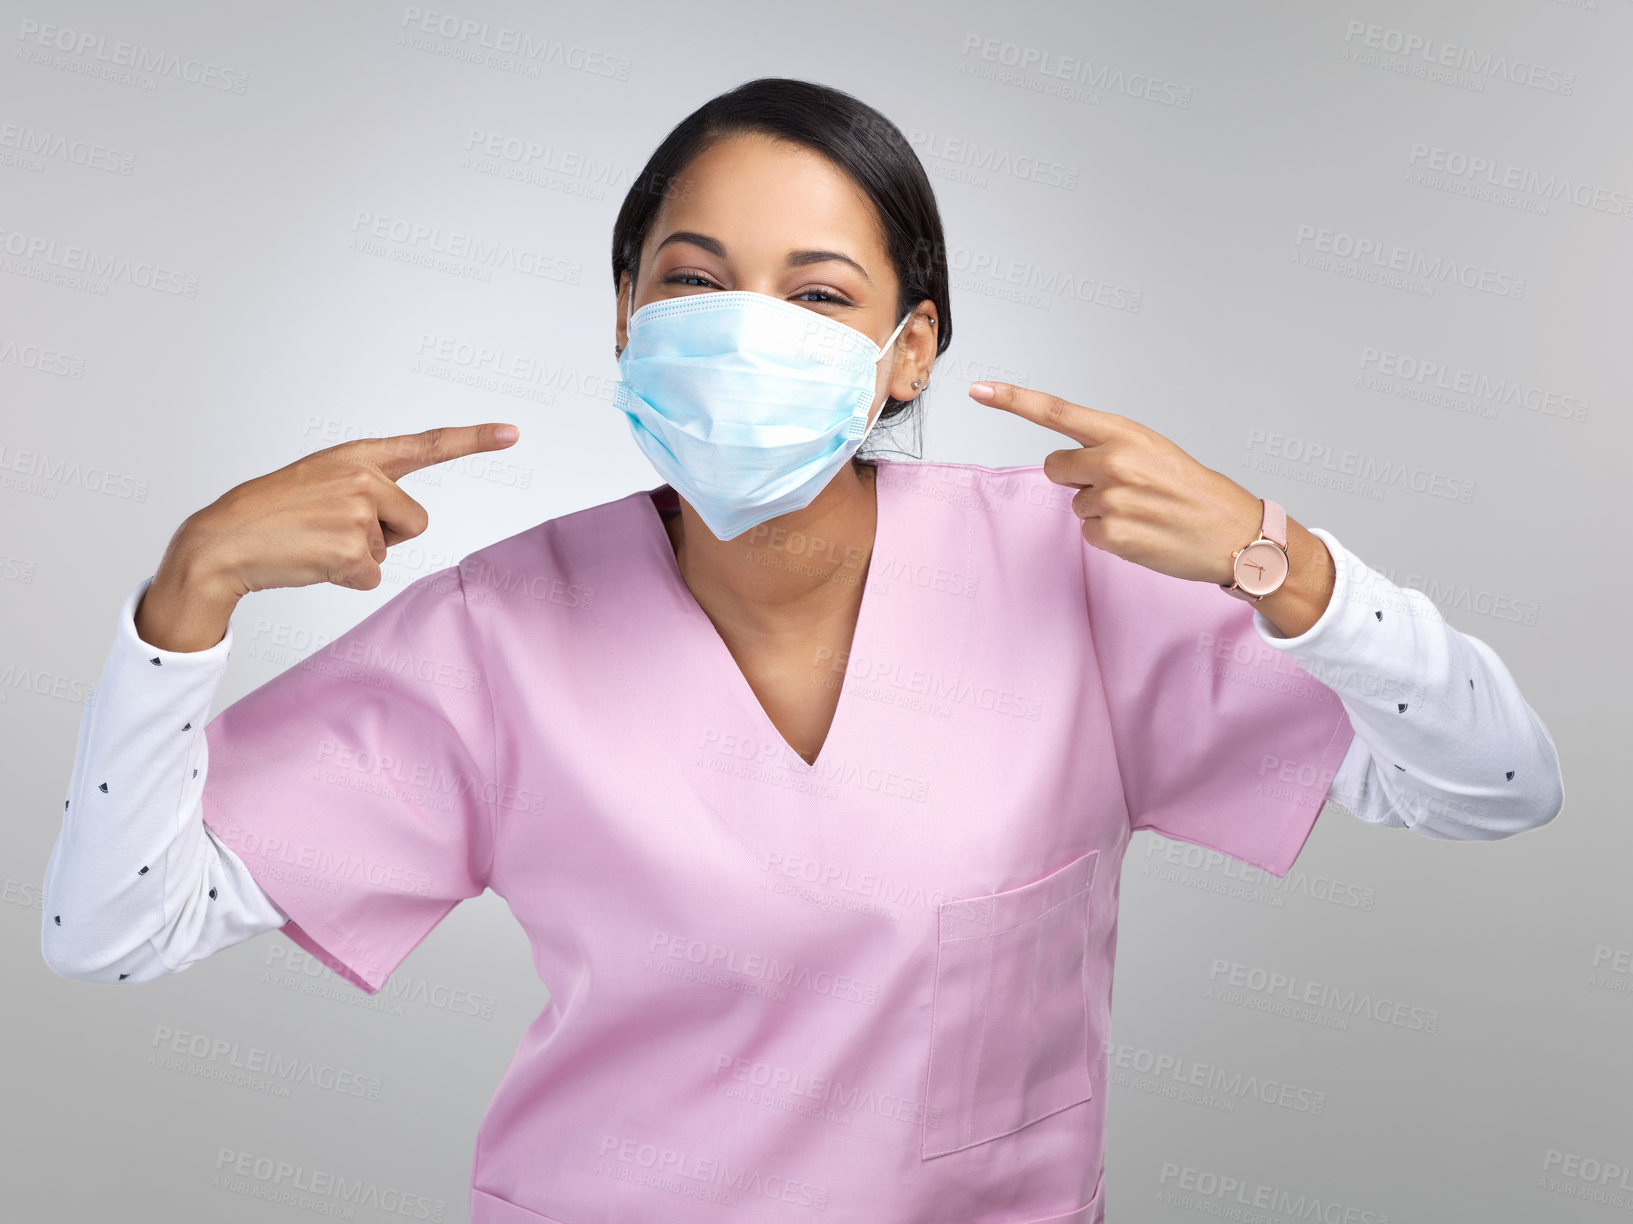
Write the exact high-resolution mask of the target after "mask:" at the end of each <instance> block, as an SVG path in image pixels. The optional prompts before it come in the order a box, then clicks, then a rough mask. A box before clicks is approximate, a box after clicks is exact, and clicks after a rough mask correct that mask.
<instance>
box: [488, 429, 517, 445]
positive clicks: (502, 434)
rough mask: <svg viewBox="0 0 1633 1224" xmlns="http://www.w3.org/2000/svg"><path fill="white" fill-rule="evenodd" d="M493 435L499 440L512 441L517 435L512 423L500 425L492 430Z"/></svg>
mask: <svg viewBox="0 0 1633 1224" xmlns="http://www.w3.org/2000/svg"><path fill="white" fill-rule="evenodd" d="M493 436H494V437H495V438H498V439H499V441H501V442H514V441H515V440H516V438H517V436H518V435H517V433H516V427H515V426H514V425H501V426H499V428H498V429H496V430H494V431H493Z"/></svg>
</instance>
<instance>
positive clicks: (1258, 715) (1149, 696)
mask: <svg viewBox="0 0 1633 1224" xmlns="http://www.w3.org/2000/svg"><path fill="white" fill-rule="evenodd" d="M1317 547H1321V545H1319V544H1318V545H1317ZM1292 561H1293V563H1294V564H1298V563H1299V561H1300V558H1298V557H1296V556H1295V557H1293V558H1292ZM1083 575H1084V587H1085V598H1086V601H1087V608H1088V623H1089V632H1090V635H1091V637H1092V638H1093V641H1094V653H1095V658H1096V661H1097V662H1098V664H1099V671H1100V675H1101V679H1102V682H1103V683H1104V685H1105V689H1106V695H1107V711H1108V715H1109V717H1110V720H1111V729H1112V739H1113V741H1114V743H1115V745H1116V753H1117V768H1118V773H1119V775H1120V777H1121V779H1122V784H1123V794H1124V796H1125V798H1126V799H1127V802H1128V810H1129V818H1130V827H1131V829H1134V830H1138V829H1153V830H1155V831H1157V832H1159V833H1161V834H1163V835H1165V836H1167V837H1171V838H1175V839H1177V840H1179V841H1186V842H1191V843H1193V844H1195V845H1199V846H1206V847H1208V848H1209V849H1213V850H1218V851H1221V852H1222V853H1224V854H1227V855H1229V856H1230V857H1232V858H1235V859H1239V860H1241V861H1242V862H1244V863H1249V864H1251V865H1253V866H1256V867H1261V868H1263V869H1264V870H1266V871H1268V872H1270V873H1271V874H1273V875H1276V876H1286V874H1287V872H1288V870H1289V869H1290V868H1291V867H1292V865H1293V860H1294V859H1296V858H1297V857H1298V853H1299V850H1300V849H1301V848H1302V847H1303V845H1304V842H1305V840H1306V838H1307V837H1308V836H1309V833H1310V830H1311V828H1312V827H1313V826H1314V824H1315V820H1316V816H1317V815H1318V814H1319V812H1320V810H1321V806H1322V803H1323V802H1324V800H1325V798H1326V795H1327V791H1328V788H1329V787H1331V785H1332V781H1333V778H1334V776H1335V775H1336V774H1337V772H1338V768H1339V766H1340V765H1341V764H1342V763H1343V760H1344V754H1345V752H1346V751H1347V750H1348V749H1349V746H1350V741H1351V740H1352V739H1353V738H1354V735H1355V729H1354V727H1353V726H1352V725H1351V723H1350V721H1349V715H1348V714H1347V713H1346V712H1345V710H1344V708H1343V705H1342V703H1341V702H1340V701H1339V699H1338V695H1337V694H1336V693H1334V692H1333V690H1332V689H1330V688H1328V687H1327V686H1326V685H1324V684H1322V683H1320V682H1319V681H1317V680H1315V679H1313V678H1312V677H1311V676H1310V675H1309V673H1307V672H1306V671H1305V670H1304V669H1303V668H1302V667H1300V666H1299V665H1298V664H1297V663H1295V662H1294V661H1293V660H1292V659H1291V658H1290V657H1289V656H1288V655H1287V654H1286V653H1285V652H1282V651H1277V650H1275V649H1274V648H1272V647H1270V646H1268V645H1266V644H1265V642H1264V640H1263V639H1262V638H1261V637H1260V636H1259V632H1258V630H1257V629H1256V628H1255V627H1254V623H1253V612H1254V605H1253V604H1252V603H1249V602H1248V601H1246V600H1241V599H1237V598H1235V597H1234V596H1231V595H1227V594H1226V593H1225V592H1224V591H1222V590H1221V589H1219V587H1218V586H1216V585H1214V584H1213V583H1211V582H1195V581H1188V580H1184V579H1178V578H1174V577H1171V576H1169V575H1166V574H1161V573H1158V572H1157V571H1155V570H1151V569H1147V568H1146V567H1144V566H1142V565H1138V564H1135V563H1134V562H1132V561H1125V560H1124V559H1122V558H1121V557H1118V556H1117V555H1115V554H1114V553H1110V552H1107V551H1106V550H1104V549H1100V548H1096V547H1094V546H1093V545H1091V544H1089V543H1088V542H1087V541H1084V545H1083Z"/></svg>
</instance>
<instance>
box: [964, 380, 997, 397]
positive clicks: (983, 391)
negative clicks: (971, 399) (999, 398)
mask: <svg viewBox="0 0 1633 1224" xmlns="http://www.w3.org/2000/svg"><path fill="white" fill-rule="evenodd" d="M970 394H971V395H973V396H975V398H976V399H978V400H989V399H991V398H992V397H993V396H994V395H996V394H997V392H996V391H994V390H993V388H992V384H991V383H971V384H970Z"/></svg>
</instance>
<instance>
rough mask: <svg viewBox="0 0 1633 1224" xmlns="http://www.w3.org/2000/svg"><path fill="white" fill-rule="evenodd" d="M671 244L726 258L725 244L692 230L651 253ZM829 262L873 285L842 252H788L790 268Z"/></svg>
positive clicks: (673, 236) (863, 270)
mask: <svg viewBox="0 0 1633 1224" xmlns="http://www.w3.org/2000/svg"><path fill="white" fill-rule="evenodd" d="M671 242H689V243H691V244H692V245H693V246H699V247H702V248H703V249H704V250H705V251H707V252H709V254H711V255H715V256H718V257H719V258H721V259H724V258H726V247H725V244H724V243H722V242H721V241H720V240H719V239H718V238H711V237H709V236H708V235H707V234H699V233H696V232H695V231H692V230H676V231H675V232H674V233H673V234H670V235H669V237H667V238H665V239H664V240H663V241H662V242H660V243H658V245H657V247H656V249H654V250H653V252H652V253H653V254H654V255H656V254H657V253H658V251H661V250H663V248H664V247H666V246H668V245H669V244H670V243H671ZM830 260H838V261H839V262H840V263H848V264H849V265H850V266H851V267H853V268H855V269H856V270H857V271H858V272H860V273H861V274H862V279H863V280H865V281H867V283H868V284H870V285H871V284H872V283H873V278H872V277H871V276H869V275H868V273H867V269H866V268H864V267H863V266H862V265H861V264H859V263H857V262H856V261H855V260H854V259H852V258H851V257H850V256H849V255H846V254H845V253H844V252H843V251H790V252H788V266H789V267H790V268H803V267H805V266H806V265H807V264H818V263H827V262H829V261H830Z"/></svg>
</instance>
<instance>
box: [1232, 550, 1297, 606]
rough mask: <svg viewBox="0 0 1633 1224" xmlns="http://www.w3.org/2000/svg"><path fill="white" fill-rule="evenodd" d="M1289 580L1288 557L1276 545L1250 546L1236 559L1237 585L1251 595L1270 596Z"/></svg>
mask: <svg viewBox="0 0 1633 1224" xmlns="http://www.w3.org/2000/svg"><path fill="white" fill-rule="evenodd" d="M1286 578H1287V557H1286V555H1285V554H1283V552H1282V551H1281V549H1279V548H1277V547H1276V546H1275V545H1274V544H1269V543H1264V542H1259V543H1255V544H1249V545H1248V546H1247V547H1246V548H1244V549H1243V550H1242V552H1241V555H1240V556H1239V557H1237V558H1236V581H1237V584H1238V585H1239V586H1240V587H1241V588H1242V589H1243V590H1244V591H1246V592H1247V593H1248V594H1249V595H1268V594H1270V592H1271V591H1274V590H1275V589H1276V588H1277V587H1279V586H1281V584H1282V582H1283V581H1285V580H1286Z"/></svg>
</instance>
